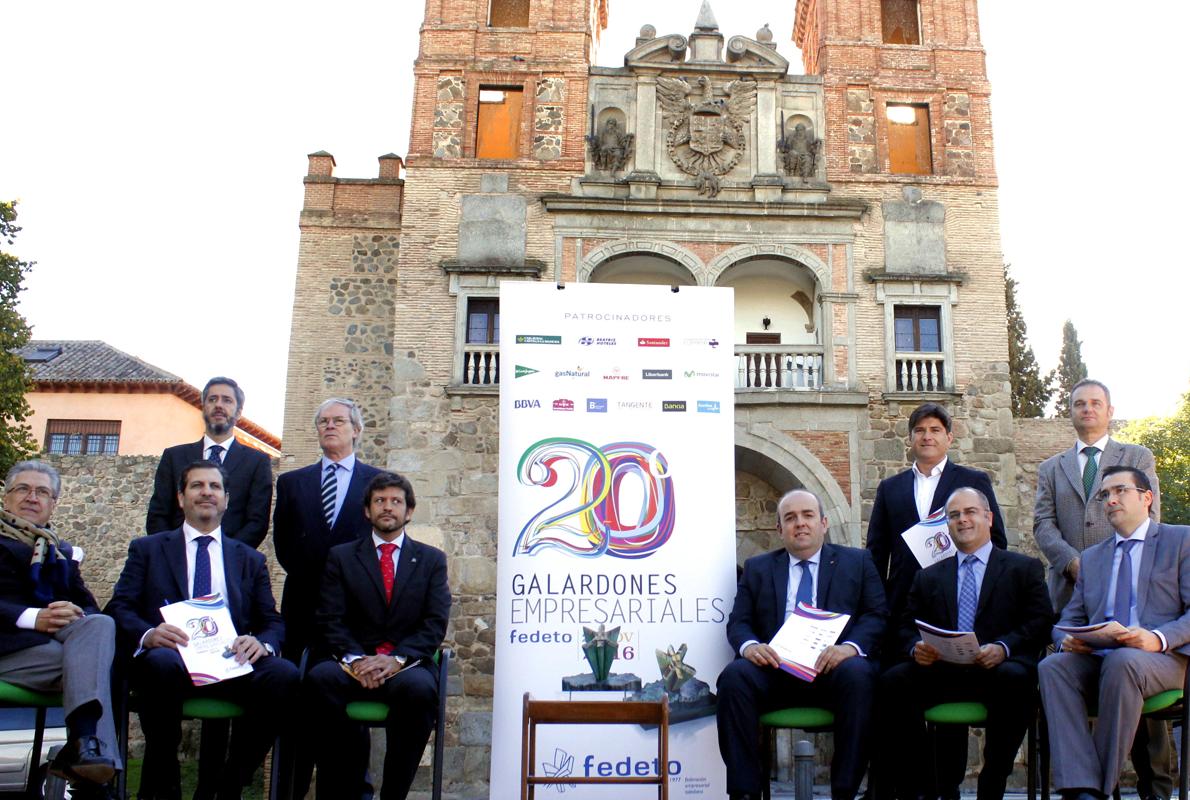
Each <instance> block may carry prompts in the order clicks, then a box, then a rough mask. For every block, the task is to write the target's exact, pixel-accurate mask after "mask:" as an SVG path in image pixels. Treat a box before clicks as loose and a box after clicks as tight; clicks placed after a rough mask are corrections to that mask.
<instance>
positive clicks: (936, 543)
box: [901, 508, 955, 569]
mask: <svg viewBox="0 0 1190 800" xmlns="http://www.w3.org/2000/svg"><path fill="white" fill-rule="evenodd" d="M901 538H902V539H904V540H905V544H907V545H909V549H910V550H911V551H912V552H913V557H914V558H916V559H917V563H918V564H921V568H922V569H925V568H926V567H928V566H930V565H931V564H937V563H938V562H939V561H943V560H945V559H947V558H951V557H952V556H953V555H954V554H955V546H954V542H952V541H951V540H950V531H949V530H948V529H947V527H946V509H945V508H940V509H938V510H937V511H935V512H934V513H933V514H930V516H928V517H926V518H925V519H923V520H922V521H921V522H919V523H917V524H916V525H914V526H913V527H912V528H910V529H909V530H907V531H905V532H904V533H902V534H901Z"/></svg>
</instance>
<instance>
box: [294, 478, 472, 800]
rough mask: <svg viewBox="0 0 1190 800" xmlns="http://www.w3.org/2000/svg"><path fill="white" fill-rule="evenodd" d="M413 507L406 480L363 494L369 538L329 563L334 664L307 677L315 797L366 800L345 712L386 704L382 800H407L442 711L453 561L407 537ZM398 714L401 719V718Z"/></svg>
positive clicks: (327, 620)
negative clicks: (351, 705)
mask: <svg viewBox="0 0 1190 800" xmlns="http://www.w3.org/2000/svg"><path fill="white" fill-rule="evenodd" d="M415 505H416V499H415V498H414V495H413V486H412V485H411V484H410V483H409V481H408V480H407V479H406V478H404V477H403V476H400V475H395V474H393V473H389V472H382V473H380V474H378V475H377V476H376V477H374V478H373V479H372V480H371V482H369V483H368V486H367V488H366V489H365V490H364V513H365V514H366V515H367V517H368V520H369V521H370V522H371V524H372V535H371V536H369V537H368V538H367V539H361V540H360V541H357V542H348V543H346V544H340V545H337V546H335V547H333V548H331V551H330V553H329V555H328V557H327V562H326V573H325V576H324V578H323V582H322V592H321V599H320V604H319V607H318V624H319V629H320V631H321V633H322V637H323V639H324V641H325V642H326V646H327V649H328V651H329V652H328V655H329V658H326V659H324V660H322V661H321V662H320V663H318V664H317V665H316V666H315V667H314V668H313V669H312V670H311V671H310V673H309V676H308V684H309V696H310V698H311V703H312V705H313V706H314V708H315V713H314V715H313V719H314V721H315V723H316V724H317V726H318V727H317V733H316V734H315V735H316V736H317V737H318V738H319V739H320V740H321V741H320V745H319V747H318V753H319V758H318V797H319V799H320V800H337V799H338V798H343V797H359V796H360V793H361V790H362V788H363V786H362V780H361V778H362V776H363V775H364V768H365V766H366V763H365V762H364V761H361V756H363V757H364V758H366V754H365V753H360V752H359V748H358V747H355V746H354V744H353V738H352V736H351V727H352V724H351V723H349V722H348V720H347V717H346V708H347V703H348V702H350V701H352V700H374V701H380V702H383V703H387V704H388V705H389V706H390V708H391V709H394V710H392V711H390V713H389V716H388V725H387V727H386V736H387V741H388V745H387V748H386V752H385V757H384V782H383V784H382V786H381V794H380V796H381V798H382V800H401V798H404V797H405V796H406V794H407V793H408V792H409V787H410V785H411V784H412V783H413V777H414V774H415V773H416V772H417V764H418V762H419V761H420V760H421V754H422V751H424V750H425V747H426V742H427V741H429V738H430V731H431V730H432V729H433V727H434V719H435V715H436V714H437V709H438V692H439V691H446V687H444V686H442V687H440V686H438V679H437V673H436V672H435V670H434V666H433V663H432V659H433V656H434V653H435V651H436V650H437V649H438V647H439V646H440V645H441V644H442V639H443V637H445V635H446V623H447V620H448V618H449V616H450V587H449V586H448V585H447V581H446V555H445V554H444V553H443V552H442V551H441V550H439V549H437V548H435V547H430V546H429V545H427V544H422V543H421V542H415V541H413V540H412V539H410V538H409V536H408V535H407V534H406V533H405V526H406V524H407V523H408V522H409V520H410V519H411V518H412V516H413V509H414V506H415ZM397 708H399V709H400V711H399V713H398V712H397V711H396V710H395V709H397Z"/></svg>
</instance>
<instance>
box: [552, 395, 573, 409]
mask: <svg viewBox="0 0 1190 800" xmlns="http://www.w3.org/2000/svg"><path fill="white" fill-rule="evenodd" d="M554 411H574V401H573V400H566V399H564V398H562V399H558V400H555V401H554Z"/></svg>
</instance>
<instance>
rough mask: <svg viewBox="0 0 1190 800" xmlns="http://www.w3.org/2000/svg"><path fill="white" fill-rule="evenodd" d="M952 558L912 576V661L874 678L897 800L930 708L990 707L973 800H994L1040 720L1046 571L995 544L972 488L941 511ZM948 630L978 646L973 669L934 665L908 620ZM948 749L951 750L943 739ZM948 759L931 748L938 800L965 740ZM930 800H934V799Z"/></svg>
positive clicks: (906, 792) (914, 778)
mask: <svg viewBox="0 0 1190 800" xmlns="http://www.w3.org/2000/svg"><path fill="white" fill-rule="evenodd" d="M946 511H947V524H948V526H949V528H950V537H951V539H952V540H953V541H954V543H955V548H956V550H957V551H958V552H957V554H956V556H955V557H954V558H948V559H946V560H945V561H941V562H939V563H937V564H934V565H932V566H930V567H927V568H926V569H923V570H922V571H920V572H918V573H917V577H916V578H914V580H913V588H912V589H911V590H910V592H909V602H908V605H907V607H906V609H905V614H904V616H903V617H902V619H901V624H900V629H901V642H900V646H899V651H900V652H901V653H903V654H909V653H911V654H912V660H911V661H906V662H903V663H901V664H899V665H897V666H895V667H893V668H892V669H890V670H888V671H887V672H885V673H884V675H883V676H881V680H880V701H881V714H880V717H881V721H882V727H883V729H884V735H883V737H882V741H883V742H884V743H885V745H884V748H882V749H886V750H888V751H889V755H890V756H891V757H890V758H889V759H888V761H889V768H888V771H890V772H895V773H896V774H897V781H896V782H897V784H898V791H897V796H898V797H918V796H921V795H922V794H923V790H924V789H925V788H926V787H925V786H923V783H924V781H923V775H922V773H923V770H922V769H921V754H922V753H928V752H929V749H928V744H927V743H926V741H925V736H924V733H925V722H924V719H923V714H924V712H925V709H927V708H929V707H930V706H932V705H935V704H937V703H947V702H958V701H972V700H974V701H978V702H981V703H983V704H984V705H986V706H987V708H988V720H987V725H986V731H987V736H986V738H985V744H984V759H983V762H984V764H983V769H982V770H980V773H979V795H978V796H979V800H1000V798H1002V797H1003V796H1004V785H1005V783H1006V782H1007V779H1008V776H1009V775H1011V774H1012V768H1013V764H1014V762H1015V760H1016V752H1017V750H1018V749H1019V748H1020V746H1021V740H1022V739H1023V738H1024V737H1025V732H1026V731H1027V730H1028V728H1029V723H1030V721H1031V720H1032V719H1033V717H1034V715H1035V714H1036V712H1037V708H1036V703H1035V702H1034V699H1033V698H1034V687H1035V686H1036V685H1037V656H1038V653H1039V652H1040V651H1041V648H1043V647H1044V646H1045V645H1046V642H1047V641H1048V640H1049V635H1050V632H1051V630H1052V624H1053V619H1054V612H1053V608H1052V606H1050V600H1049V594H1048V592H1047V591H1046V588H1045V571H1044V570H1043V568H1042V566H1041V562H1040V561H1038V560H1037V559H1036V558H1031V557H1030V556H1026V555H1023V554H1021V553H1014V552H1011V551H1009V550H1001V549H1000V548H998V547H993V546H992V511H991V503H990V502H989V501H988V499H987V498H986V497H984V495H983V493H982V492H980V491H979V490H978V489H971V488H962V489H956V490H955V491H954V492H953V493H952V494H951V495H950V499H949V500H948V501H947V503H946ZM918 619H920V620H922V621H924V622H927V623H929V624H931V625H934V626H935V627H939V628H945V629H947V630H957V631H973V632H974V633H975V635H976V636H977V637H978V639H979V643H980V645H981V647H980V652H979V656H978V657H977V658H976V660H975V663H974V664H970V665H967V664H953V663H948V662H944V661H941V660H940V653H939V652H938V650H936V649H935V648H934V647H931V646H930V645H929V644H926V643H925V642H923V641H922V637H921V633H920V631H919V630H918V628H917V625H916V624H915V622H914V620H918ZM946 744H952V742H951V740H947V741H946ZM953 744H957V745H958V746H957V747H955V748H953V750H951V751H949V752H942V751H943V747H942V745H943V743H942V742H939V745H938V750H939V752H938V755H937V764H938V777H939V783H940V786H939V787H938V788H939V789H940V790H941V794H942V795H943V796H952V795H953V796H957V795H958V792H959V784H961V783H962V781H963V775H964V773H965V772H966V767H967V740H966V737H956V739H955V740H954V741H953ZM928 796H930V797H936V796H938V793H937V792H934V793H931V794H929V795H928Z"/></svg>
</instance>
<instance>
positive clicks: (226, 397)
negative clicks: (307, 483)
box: [145, 377, 273, 547]
mask: <svg viewBox="0 0 1190 800" xmlns="http://www.w3.org/2000/svg"><path fill="white" fill-rule="evenodd" d="M243 411H244V391H243V390H242V389H240V387H239V384H237V383H236V382H235V381H233V380H232V379H231V378H224V377H218V378H211V379H210V380H209V381H207V385H206V386H205V387H204V388H203V390H202V419H203V423H204V424H205V425H206V433H205V434H204V435H203V438H202V439H200V440H199V441H197V442H193V443H192V444H179V445H175V446H173V447H167V448H166V449H165V452H163V453H162V454H161V461H159V462H158V464H157V476H156V478H155V479H154V481H153V496H152V498H150V500H149V512H148V514H147V515H146V517H145V533H160V532H161V531H172V530H177V529H178V528H179V527H181V525H182V519H183V514H182V509H181V508H180V507H179V506H178V500H177V491H178V478H179V477H180V476H181V474H182V470H183V469H184V468H185V467H186V466H187V465H188V464H191V463H192V462H195V461H200V460H202V459H206V460H208V461H214V462H218V463H219V464H221V465H222V466H223V469H224V471H225V472H226V473H227V486H226V487H225V488H226V491H227V495H228V498H229V499H228V504H227V513H226V514H224V515H223V525H222V530H223V533H224V534H225V535H226V536H230V537H231V538H233V539H239V540H240V541H241V542H243V543H244V544H246V545H248V546H249V547H259V546H260V543H261V542H263V541H264V537H265V535H266V534H267V533H268V530H269V510H270V506H271V505H272V503H273V469H272V465H271V464H270V462H269V457H268V456H267V455H265V454H264V453H262V452H260V451H259V450H255V449H253V448H251V447H248V446H247V445H243V444H240V443H239V442H237V441H236V437H235V428H236V423H237V422H238V421H239V419H240V414H242V413H243Z"/></svg>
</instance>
